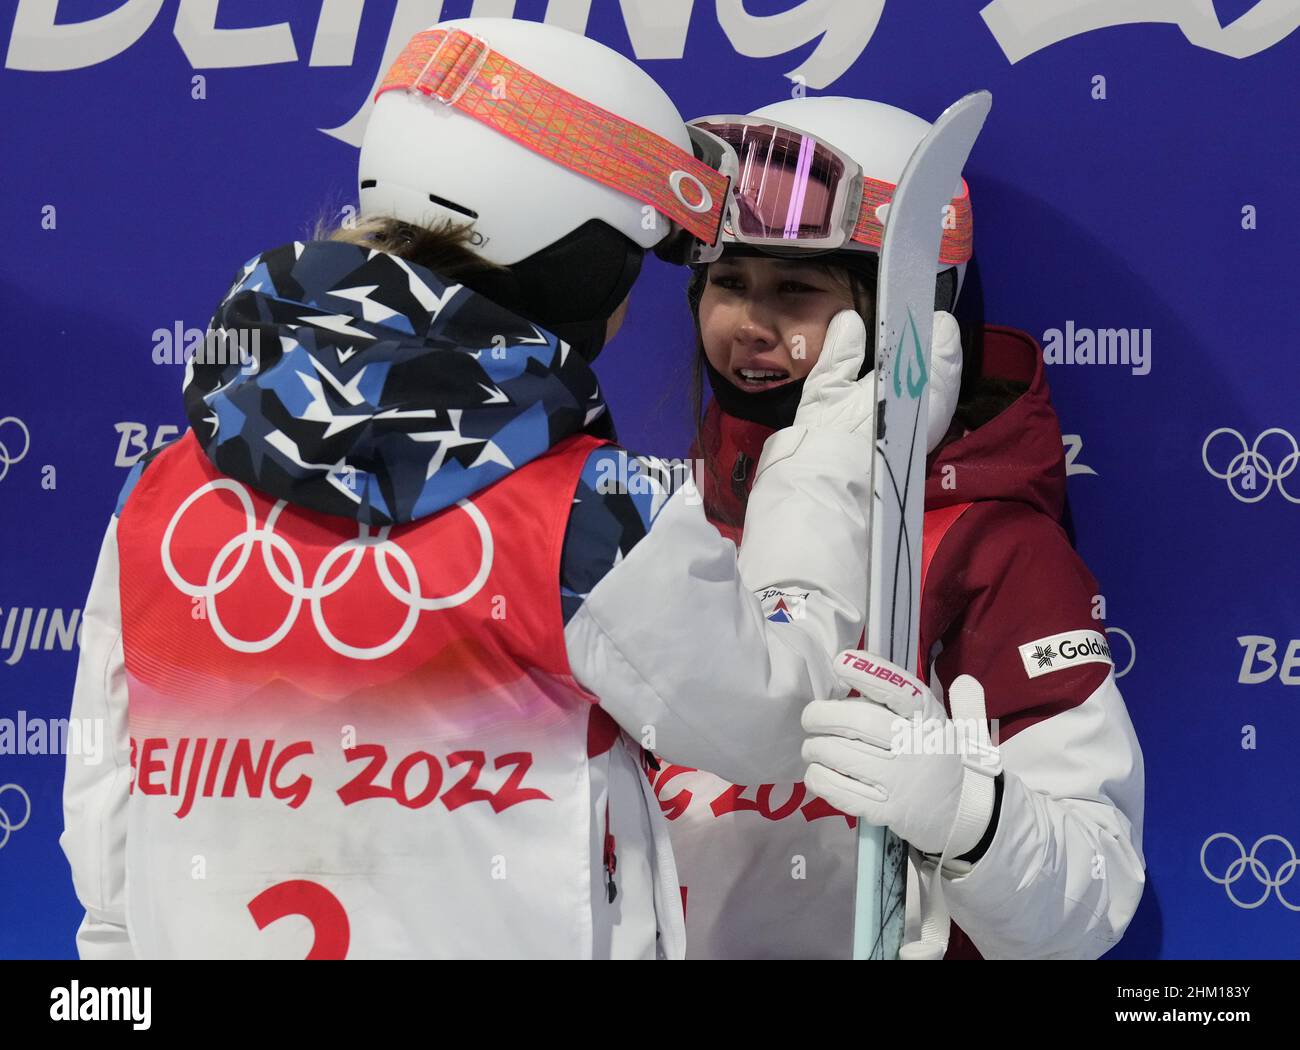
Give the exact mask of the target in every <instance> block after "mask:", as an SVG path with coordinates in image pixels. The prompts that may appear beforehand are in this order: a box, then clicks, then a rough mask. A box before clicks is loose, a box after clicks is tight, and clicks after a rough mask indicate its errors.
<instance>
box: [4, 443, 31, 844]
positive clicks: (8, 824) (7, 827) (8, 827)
mask: <svg viewBox="0 0 1300 1050" xmlns="http://www.w3.org/2000/svg"><path fill="white" fill-rule="evenodd" d="M20 458H21V457H20ZM6 791H17V792H18V794H20V795H21V796H22V799H23V806H24V807H25V809H24V812H23V819H22V820H20V821H19V822H18V823H17V824H15V823H13V821H12V820H11V819H10V817H9V811H8V810H7V809H5V808H4V805H3V803H2V802H0V832H3V833H4V838H2V839H0V849H4V848H5V846H7V845H8V844H9V836H10V835H12V834H13V833H14V832H15V831H17V830H19V829H20V828H22V827H23V826H24V825H25V824H26V823H27V822H28V821H29V820H31V818H32V800H31V798H30V797H29V796H28V794H27V792H26V791H24V790H23V789H22V788H21V787H19V786H18V785H17V784H3V785H0V800H3V798H4V793H5V792H6Z"/></svg>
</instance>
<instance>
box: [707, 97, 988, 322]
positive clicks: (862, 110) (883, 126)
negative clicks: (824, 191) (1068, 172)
mask: <svg viewBox="0 0 1300 1050" xmlns="http://www.w3.org/2000/svg"><path fill="white" fill-rule="evenodd" d="M749 116H751V117H760V118H765V119H767V120H772V121H775V122H777V123H778V124H783V125H785V126H787V127H790V128H794V129H797V130H799V131H802V132H804V133H805V134H808V135H813V136H815V137H816V138H818V139H820V140H822V141H823V142H825V143H826V144H827V145H829V146H832V147H834V148H835V149H837V150H839V151H840V152H841V153H843V154H845V155H846V156H848V157H849V158H851V159H852V160H854V161H856V162H857V164H858V165H859V166H860V167H861V168H862V174H863V175H864V176H866V178H868V179H874V180H877V181H878V182H884V183H889V184H891V185H893V186H897V185H898V182H899V180H900V179H901V178H902V176H903V169H904V168H906V167H907V162H908V160H909V159H910V158H911V156H912V153H913V151H914V150H915V149H916V147H917V146H918V145H920V143H921V140H922V139H924V138H925V136H926V135H927V134H928V133H929V131H930V127H931V125H930V123H929V122H928V121H926V120H923V119H922V118H920V117H918V116H915V115H914V114H912V113H909V112H907V111H906V110H903V109H898V108H897V107H896V106H890V105H886V104H885V103H883V102H873V101H870V100H869V99H860V98H846V97H843V96H818V97H816V98H794V99H785V100H783V101H781V102H776V103H774V104H772V105H769V106H764V107H762V108H761V109H756V110H754V112H752V113H750V114H749ZM964 195H965V186H964V183H963V182H962V180H958V184H957V185H956V186H955V187H954V188H953V198H954V200H955V199H957V198H961V197H963V196H964ZM887 207H888V205H885V206H883V208H882V209H881V210H882V211H883V210H884V209H886V208H887ZM966 214H967V216H969V210H968V209H967V211H966ZM727 239H728V238H727V236H726V235H725V234H724V237H723V240H724V242H725V241H726V240H727ZM862 250H864V249H863V248H861V247H857V248H854V247H850V246H847V245H846V246H845V247H844V248H842V249H840V250H838V251H836V252H835V255H836V256H837V257H839V258H842V259H846V260H847V259H851V258H852V257H853V255H854V254H855V252H859V251H862ZM867 250H869V249H867ZM936 272H937V273H938V274H939V281H938V289H937V290H938V293H939V294H938V295H937V296H936V298H937V299H938V300H939V302H938V303H937V307H942V308H943V309H946V310H951V309H952V304H953V303H955V302H956V300H957V296H958V294H959V293H960V291H961V286H962V281H963V279H964V278H965V275H966V263H965V262H961V263H957V264H953V263H944V262H941V263H940V264H939V267H938V270H937V271H936ZM949 296H950V298H949ZM943 300H947V305H944V303H943Z"/></svg>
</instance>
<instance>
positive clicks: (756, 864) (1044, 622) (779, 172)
mask: <svg viewBox="0 0 1300 1050" xmlns="http://www.w3.org/2000/svg"><path fill="white" fill-rule="evenodd" d="M693 123H696V124H698V125H699V126H700V127H702V128H703V129H706V130H708V131H710V132H711V133H713V134H715V135H718V136H720V137H722V138H723V139H725V140H726V141H728V142H729V143H730V144H731V145H732V146H733V147H734V148H735V149H736V151H737V153H738V154H739V161H740V174H739V179H738V183H737V192H736V202H735V205H734V207H733V208H732V210H731V212H730V214H729V219H728V224H727V226H726V227H725V229H724V237H723V241H724V245H725V251H724V254H723V256H722V257H721V258H720V259H718V260H717V261H714V262H712V263H711V264H707V265H699V266H697V267H696V270H695V273H694V277H693V280H692V282H691V286H690V292H689V300H690V304H691V309H692V312H693V315H694V317H695V320H696V330H697V336H698V340H697V342H698V358H699V370H700V372H702V373H703V374H704V375H707V377H708V380H709V383H710V385H711V387H712V390H713V394H714V398H713V401H712V403H711V404H710V405H709V406H708V409H707V412H705V413H704V414H703V418H702V420H701V423H700V428H699V435H698V439H697V442H696V446H695V448H694V449H693V450H692V455H693V456H697V457H702V458H703V459H704V461H705V484H704V501H705V510H706V513H707V514H708V516H709V518H710V520H711V521H713V522H714V524H715V525H717V527H718V528H719V529H720V530H721V531H722V532H723V533H724V534H725V535H727V536H730V537H731V538H733V539H735V540H736V541H737V543H740V542H741V539H742V536H743V540H744V544H745V546H747V545H748V543H749V542H750V533H749V531H748V529H747V528H746V523H747V519H746V508H747V505H749V506H752V504H750V503H749V501H751V500H752V499H753V494H754V493H756V492H758V487H757V485H755V484H754V469H753V464H754V462H755V461H756V460H757V459H758V458H759V456H760V455H761V449H762V448H763V445H764V443H765V442H766V441H768V440H769V439H770V437H771V435H772V434H773V433H774V432H777V433H779V432H780V430H779V429H777V428H780V427H784V426H788V425H789V424H790V423H791V421H792V420H793V419H794V418H795V410H796V406H797V405H798V404H799V400H800V397H801V396H802V394H803V389H801V387H803V388H804V389H806V387H804V384H806V383H808V382H812V381H814V380H813V378H811V377H813V376H815V368H816V365H817V361H818V350H819V349H820V347H821V345H822V344H821V340H822V337H823V334H824V333H825V332H826V331H827V330H828V325H829V326H830V327H831V328H832V329H833V328H834V327H835V326H838V325H840V324H842V323H843V322H842V319H841V318H842V315H841V314H840V313H839V311H841V310H843V309H844V308H845V307H846V306H848V307H851V308H853V310H854V311H855V312H856V313H857V314H859V315H860V316H861V318H862V320H863V322H864V323H865V325H866V327H867V329H868V330H874V327H875V317H874V301H875V295H874V292H875V280H876V266H877V261H878V256H877V252H878V250H879V248H880V244H881V226H882V220H883V219H885V218H887V214H888V202H889V200H890V196H891V194H892V192H893V190H894V188H895V186H896V184H897V182H898V181H899V178H900V176H901V175H902V172H903V170H904V167H905V166H906V164H907V161H908V159H909V157H910V156H911V154H912V152H913V150H914V149H915V148H916V146H917V145H918V144H919V143H920V141H921V140H922V139H923V138H924V136H925V135H926V133H927V131H928V129H929V126H930V125H929V124H928V123H927V122H926V121H924V120H922V119H921V118H919V117H916V116H914V115H912V114H910V113H907V112H905V111H903V110H900V109H896V108H894V107H892V106H888V105H885V104H882V103H879V102H873V101H867V100H861V99H852V98H833V97H826V98H815V99H813V98H809V99H799V100H790V101H786V102H781V103H777V104H776V105H772V106H768V107H765V108H763V109H760V110H758V111H756V112H755V113H753V114H749V115H743V116H742V115H736V116H720V117H708V118H702V119H701V120H700V121H697V122H693ZM944 218H945V232H944V238H943V244H942V249H941V256H940V263H939V272H938V273H937V275H936V286H935V305H936V310H937V311H939V312H937V313H936V316H935V324H934V347H933V354H934V357H933V370H934V373H935V380H936V382H937V383H939V385H940V387H941V388H942V389H946V390H948V391H951V392H953V393H955V392H956V391H957V390H958V389H960V391H961V397H960V400H959V401H957V403H956V405H955V411H954V406H953V405H952V404H946V405H944V404H936V401H935V399H934V398H933V397H932V399H931V407H930V423H931V426H930V434H929V441H928V448H929V450H930V457H929V462H928V470H927V482H926V515H925V526H924V550H923V558H922V561H923V575H922V581H923V583H922V603H921V628H920V629H921V637H920V646H919V650H918V651H919V652H920V653H921V654H923V665H922V666H920V667H916V668H898V667H894V666H893V665H892V664H890V663H889V662H888V661H885V660H883V659H881V658H878V657H876V656H875V655H873V654H870V653H866V652H862V651H850V652H846V653H845V654H843V657H842V658H841V659H839V660H837V669H838V670H839V672H840V677H841V684H842V685H843V686H845V687H852V688H854V689H856V690H858V691H859V693H860V694H861V695H862V697H863V699H861V700H858V699H855V700H850V701H847V702H844V701H838V700H818V701H815V702H813V703H812V704H810V705H809V707H808V709H807V711H806V712H805V715H804V726H805V728H806V729H807V730H808V732H809V734H810V735H809V739H808V740H807V741H806V743H805V747H804V756H805V758H806V760H807V761H808V762H809V766H808V770H807V773H806V776H805V777H804V779H803V780H802V782H793V781H787V782H776V783H773V782H771V781H768V782H759V781H742V782H739V783H737V782H734V781H733V780H732V779H731V778H727V777H726V776H725V774H724V775H717V771H711V772H705V771H702V770H695V769H690V768H686V767H685V766H684V765H680V764H667V763H665V765H664V766H663V768H661V769H660V770H659V771H657V773H656V774H655V777H654V784H655V790H656V794H657V796H658V798H659V800H660V804H661V806H662V807H663V808H664V811H665V813H666V815H667V816H668V817H669V819H670V828H671V831H672V840H673V846H674V851H675V854H676V857H677V862H678V870H679V873H680V876H681V880H682V895H683V898H684V900H685V902H686V920H687V944H688V957H692V958H752V957H776V958H849V957H850V955H851V949H852V935H853V904H854V880H855V868H856V861H855V849H856V833H855V831H854V830H853V828H854V827H855V825H856V821H857V820H859V819H863V820H866V821H868V822H869V823H872V824H877V825H886V826H889V827H891V828H892V829H893V830H894V832H895V833H896V834H898V835H899V836H900V837H901V838H903V839H904V840H905V841H907V842H908V843H909V844H910V845H911V847H912V848H911V850H910V855H909V878H908V882H909V886H908V893H907V904H908V913H909V914H908V922H907V933H906V936H907V938H908V940H909V941H910V943H909V945H908V946H907V947H905V949H904V954H905V956H909V957H931V958H937V957H946V958H979V957H981V955H982V956H983V957H986V958H1030V957H1032V958H1060V957H1085V958H1095V957H1097V956H1099V955H1100V954H1102V953H1103V952H1105V951H1106V950H1107V949H1108V948H1110V947H1111V946H1112V945H1113V944H1114V943H1115V942H1116V941H1118V939H1119V938H1120V936H1121V935H1122V934H1123V932H1124V930H1125V928H1126V926H1127V924H1128V922H1129V920H1130V919H1131V918H1132V915H1133V913H1134V910H1135V909H1136V907H1137V903H1138V900H1139V899H1140V897H1141V893H1142V887H1143V882H1144V874H1143V859H1142V848H1141V829H1142V812H1143V766H1142V754H1141V750H1140V748H1139V746H1138V742H1137V740H1136V738H1135V736H1134V733H1133V728H1132V724H1131V722H1130V720H1129V717H1128V713H1127V711H1126V709H1125V705H1124V701H1123V699H1122V697H1121V696H1120V693H1119V690H1118V688H1117V686H1116V682H1115V673H1114V667H1113V665H1112V662H1111V658H1110V655H1109V650H1108V647H1107V645H1106V637H1107V636H1106V633H1105V628H1104V626H1103V624H1102V623H1101V622H1100V620H1099V619H1097V618H1096V617H1095V616H1094V608H1095V604H1094V603H1095V596H1096V595H1097V594H1098V592H1099V588H1098V586H1097V583H1096V581H1095V580H1094V579H1093V577H1092V576H1091V574H1090V573H1089V572H1088V569H1087V567H1086V566H1085V565H1084V564H1083V562H1082V560H1081V559H1080V558H1079V556H1078V555H1077V553H1076V552H1075V551H1074V549H1073V541H1072V539H1071V538H1070V535H1069V533H1070V528H1071V526H1070V523H1069V521H1068V515H1067V511H1066V504H1065V469H1064V462H1063V452H1062V445H1061V436H1060V429H1059V425H1058V423H1057V419H1056V416H1055V413H1054V412H1053V410H1052V407H1051V404H1050V401H1049V399H1048V391H1047V382H1046V378H1045V375H1044V370H1043V362H1042V353H1041V350H1040V348H1039V347H1038V345H1037V344H1036V343H1035V342H1034V340H1033V339H1032V337H1030V336H1029V335H1027V334H1026V333H1024V332H1019V331H1016V330H1014V329H1009V328H1002V327H997V326H992V325H989V326H985V325H984V324H983V322H982V316H981V314H982V307H981V304H980V302H979V298H978V291H979V290H978V288H971V289H968V290H967V296H966V299H965V301H963V303H962V306H961V308H960V312H962V313H963V314H964V315H966V317H967V320H966V322H965V323H964V324H959V323H958V321H957V320H956V319H955V318H954V317H953V316H952V314H951V313H950V311H952V310H953V309H954V305H955V304H956V303H957V297H958V293H959V292H960V290H961V288H962V286H963V283H964V279H965V278H966V276H967V266H968V265H969V263H970V260H971V258H972V248H973V227H972V213H971V207H970V197H969V193H968V191H967V188H966V184H965V182H964V180H963V182H962V183H961V185H959V186H956V187H954V189H953V198H952V202H951V204H950V205H949V206H948V208H947V209H946V210H945V216H944ZM963 342H964V343H965V346H964V347H963V345H962V343H963ZM963 349H964V350H965V354H964V367H963ZM701 384H702V379H697V391H696V395H695V397H696V409H697V418H699V404H700V392H699V389H698V387H699V385H701ZM954 400H956V399H955V398H954ZM751 486H753V488H752V490H751ZM828 519H829V515H818V516H817V517H816V518H815V519H812V520H810V521H808V522H807V523H806V524H805V528H804V532H803V534H802V536H801V535H799V534H793V535H791V536H790V537H788V538H787V542H788V543H790V545H791V546H797V545H803V544H805V543H806V542H807V541H808V538H809V537H814V536H815V537H817V538H818V541H819V542H820V541H822V539H823V538H824V536H823V534H822V533H821V527H822V525H823V523H827V524H828V523H829V520H828ZM827 542H829V541H827ZM743 549H744V548H742V550H743ZM793 599H794V600H792V601H787V602H786V603H784V604H783V606H782V607H780V608H777V609H775V610H774V611H773V612H772V613H770V614H769V616H770V618H772V619H778V620H780V619H786V618H792V619H795V620H796V622H797V618H798V616H799V614H800V612H801V601H802V596H801V595H799V594H795V595H794V596H793ZM963 675H966V676H971V677H970V678H968V679H962V682H963V683H964V684H963V685H962V688H965V689H975V690H979V689H980V688H981V687H982V691H983V696H984V703H985V708H986V713H987V716H988V718H989V719H990V720H991V722H992V726H993V739H994V741H995V742H996V741H1000V747H999V748H998V752H997V753H998V755H999V756H1000V761H999V762H986V763H975V762H971V761H969V760H967V761H965V762H964V760H963V756H962V754H960V753H957V752H956V751H955V750H954V749H953V748H952V747H951V745H949V747H948V748H947V750H946V751H944V749H943V748H942V747H934V748H931V747H930V746H929V745H926V744H924V741H922V744H921V746H920V747H917V748H914V749H913V750H912V751H911V752H907V751H904V750H902V743H903V737H902V736H900V732H901V731H902V730H903V729H904V728H907V729H909V730H910V729H911V726H912V724H913V723H910V722H896V721H895V719H896V718H898V719H903V720H909V719H912V718H913V716H919V719H920V722H921V723H923V724H924V725H925V727H926V729H927V731H932V732H933V735H934V736H935V738H936V739H937V740H939V741H942V740H944V739H945V737H944V731H945V729H952V728H953V727H952V725H951V723H949V714H948V712H947V711H946V710H945V708H946V699H945V693H946V692H947V691H948V690H949V688H950V687H952V686H953V685H954V682H956V681H957V680H958V679H959V678H961V676H963ZM947 739H949V740H951V739H953V736H952V734H951V733H949V734H948V737H947ZM950 834H951V836H952V839H951V844H950V847H949V850H948V855H949V856H952V857H959V860H957V861H953V862H951V863H949V864H948V865H946V866H945V872H944V876H943V887H944V891H945V892H944V893H943V895H942V898H941V899H943V900H945V901H946V904H947V906H948V908H949V909H950V911H951V917H952V920H953V923H954V924H955V925H953V926H952V927H951V929H950V928H949V921H948V915H947V914H946V913H944V912H943V911H942V910H941V908H940V906H939V905H938V903H937V898H936V894H935V893H934V892H933V890H934V889H935V884H934V882H933V880H934V878H935V876H934V869H935V865H936V862H937V861H938V859H939V854H940V853H941V851H943V849H944V846H945V844H946V843H948V842H949V835H950ZM922 886H924V888H925V892H924V893H921V892H919V891H920V890H921V888H922Z"/></svg>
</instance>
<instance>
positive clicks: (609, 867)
mask: <svg viewBox="0 0 1300 1050" xmlns="http://www.w3.org/2000/svg"><path fill="white" fill-rule="evenodd" d="M604 859H605V891H606V893H607V894H608V895H609V903H610V904H613V903H614V898H615V897H617V896H618V887H617V886H615V885H614V870H615V869H616V868H617V867H618V857H617V856H616V855H615V853H614V836H613V834H612V833H611V832H610V830H609V799H608V798H606V799H605V858H604Z"/></svg>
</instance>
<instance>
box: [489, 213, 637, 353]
mask: <svg viewBox="0 0 1300 1050" xmlns="http://www.w3.org/2000/svg"><path fill="white" fill-rule="evenodd" d="M644 257H645V251H644V249H642V248H641V246H640V245H638V244H637V243H635V242H634V241H632V240H631V239H630V238H628V237H626V236H624V235H623V234H622V233H620V232H619V231H618V230H616V229H614V228H613V227H612V226H609V225H608V224H606V223H604V222H601V221H600V220H599V219H592V220H590V221H589V222H586V223H583V225H581V226H579V227H578V228H577V229H576V230H574V231H573V232H572V233H570V234H568V235H567V236H565V237H563V238H561V239H560V240H558V241H556V242H555V243H554V244H552V245H549V246H548V247H546V248H543V249H542V250H541V251H539V252H537V253H535V254H534V255H530V256H529V257H528V258H527V259H523V260H521V261H520V262H517V263H514V264H513V265H511V266H510V267H509V268H507V269H505V270H495V271H489V272H486V273H482V274H476V275H474V276H473V277H470V278H467V279H466V280H465V283H466V284H467V285H469V286H470V287H471V288H473V289H474V291H476V292H478V293H479V294H480V295H484V296H486V297H487V298H489V299H491V300H492V301H493V302H494V303H496V304H497V305H498V306H503V307H505V308H506V309H508V310H511V311H512V312H514V313H517V314H518V315H519V316H520V317H523V318H526V319H527V320H529V321H532V322H533V323H534V324H537V325H540V326H541V327H543V328H545V329H546V330H547V331H549V332H551V333H553V334H554V335H557V336H559V337H560V338H561V339H563V340H564V341H565V342H567V343H568V344H569V345H570V346H571V347H572V348H573V349H574V350H576V351H577V352H578V353H579V354H580V355H581V356H582V357H583V358H585V359H586V360H587V361H589V362H590V361H594V360H595V358H596V355H597V354H598V353H600V350H601V347H603V346H604V345H605V328H606V322H607V321H608V320H609V318H610V317H612V316H613V314H614V311H615V310H617V309H618V307H619V305H620V304H621V303H622V302H623V300H624V299H626V298H627V295H628V292H630V291H631V289H632V285H633V284H634V283H635V282H636V279H637V275H638V274H639V273H640V272H641V262H642V259H644Z"/></svg>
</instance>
